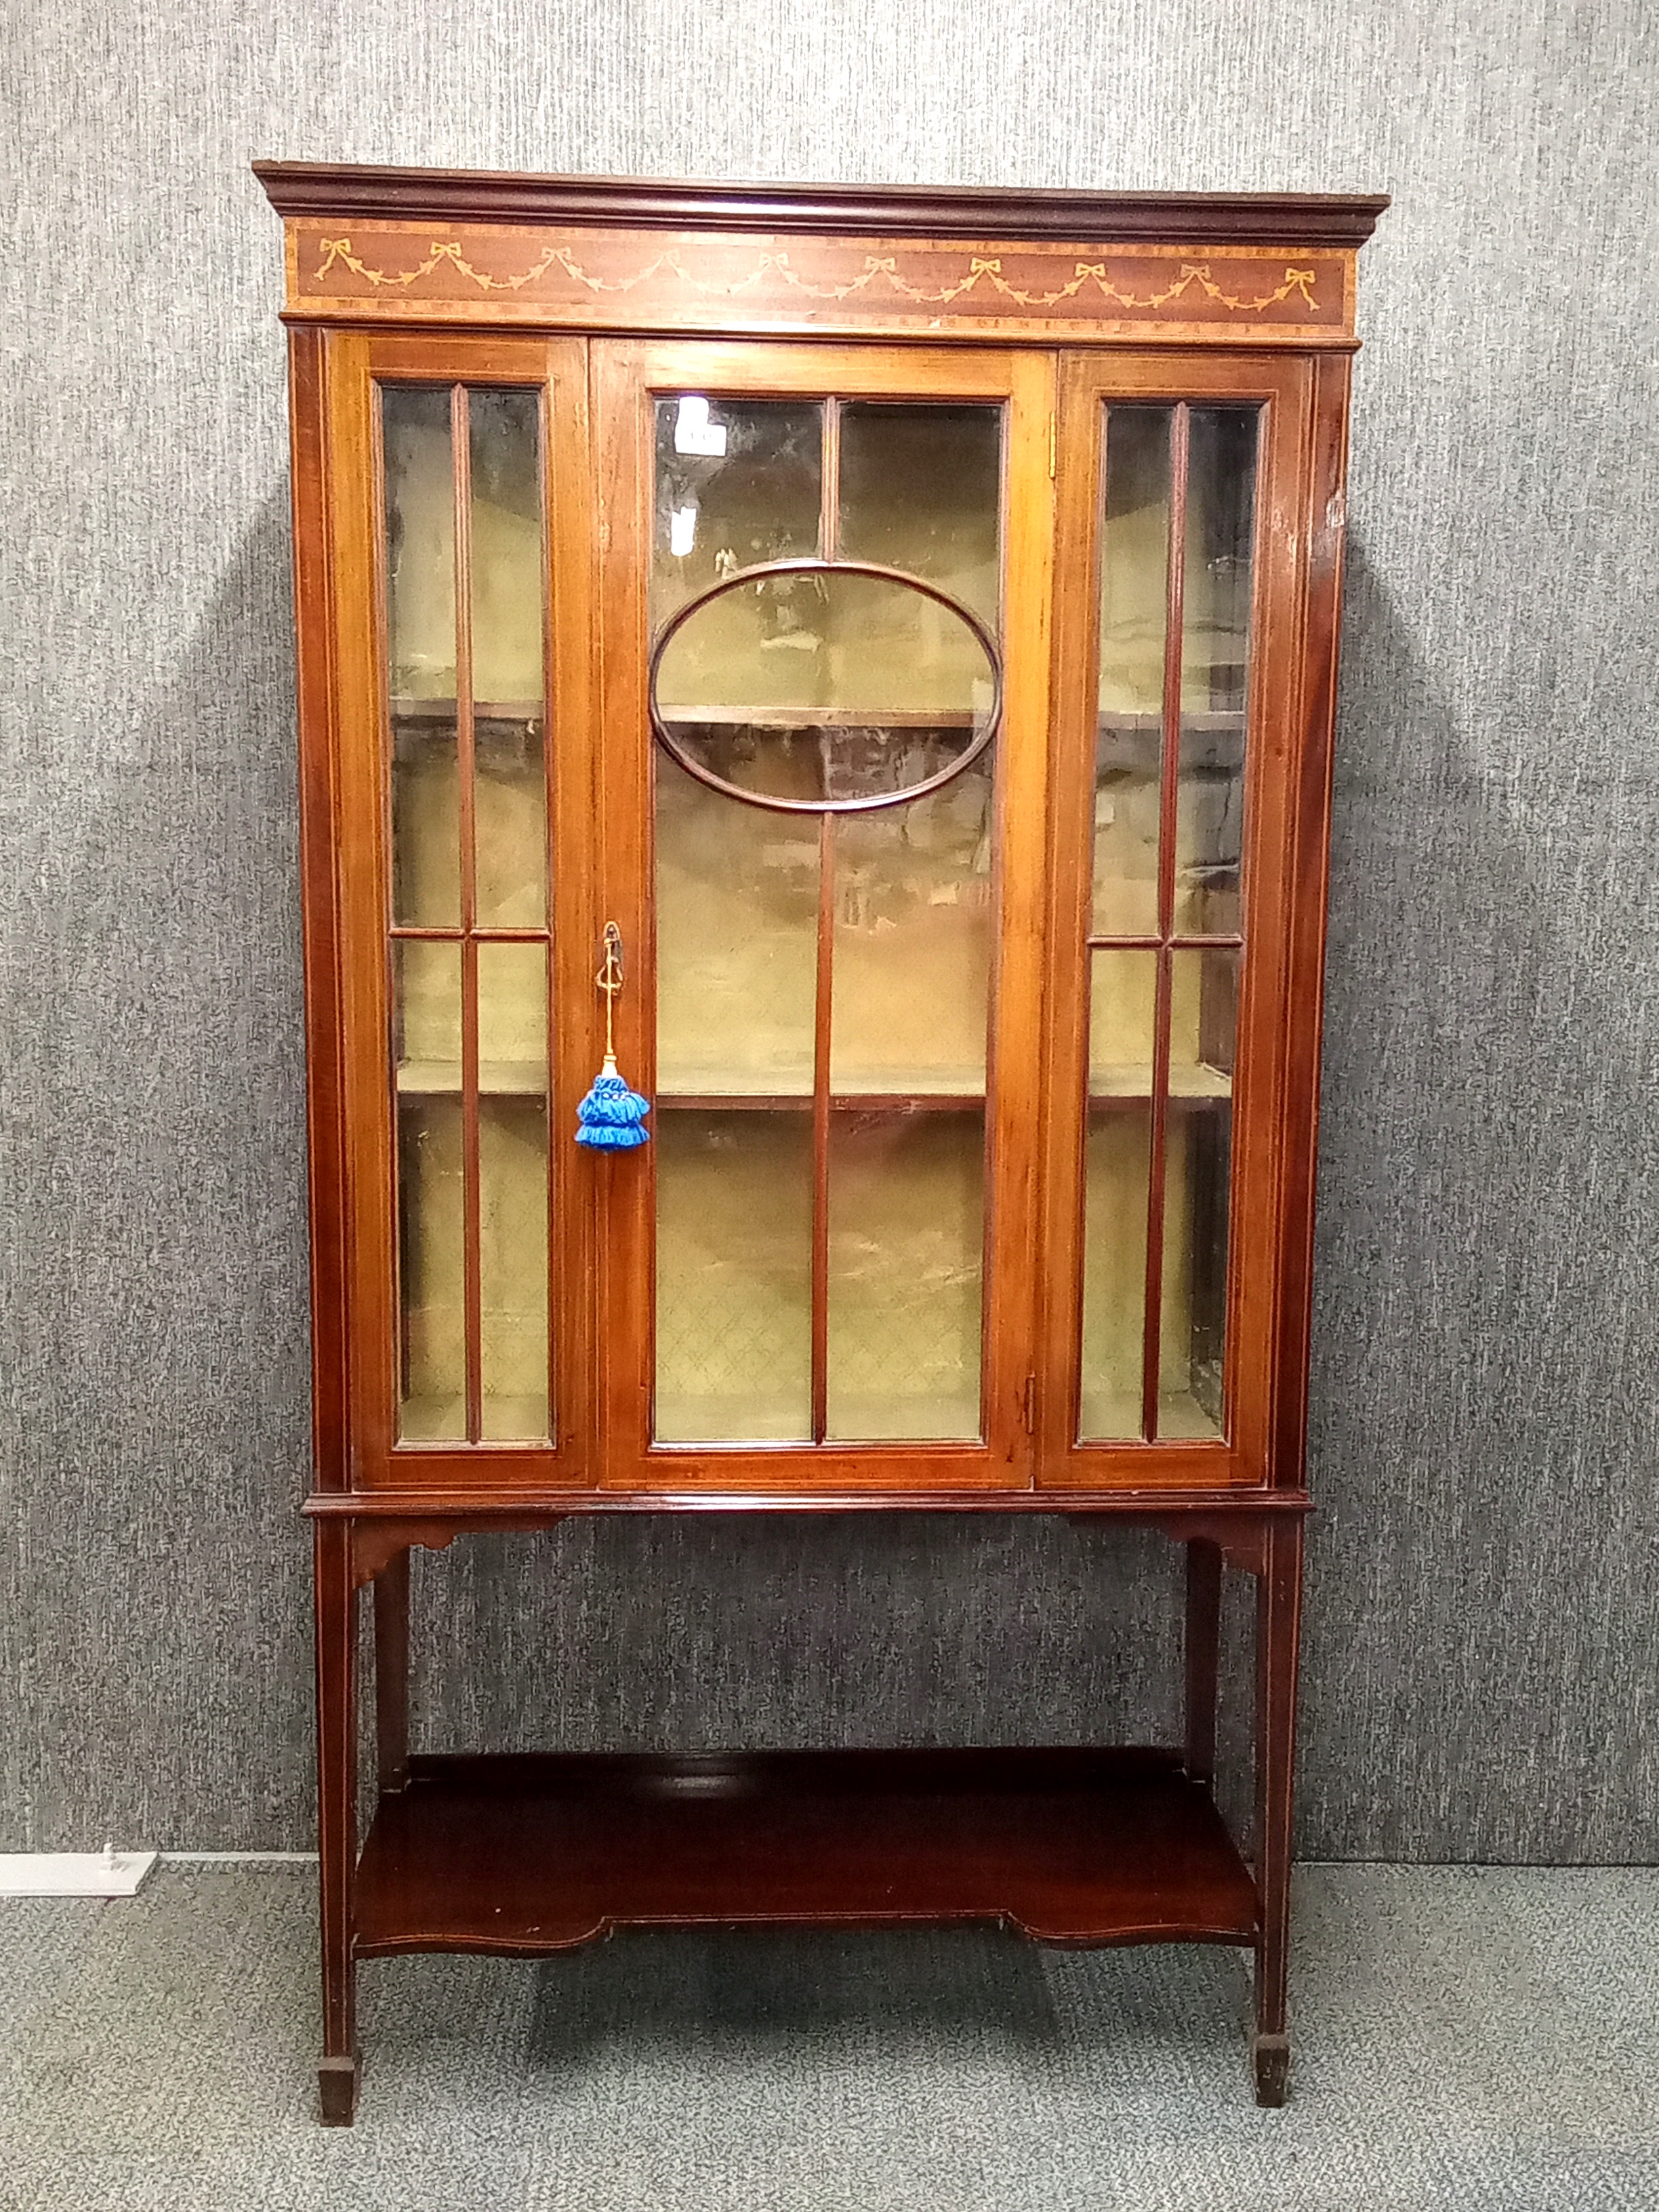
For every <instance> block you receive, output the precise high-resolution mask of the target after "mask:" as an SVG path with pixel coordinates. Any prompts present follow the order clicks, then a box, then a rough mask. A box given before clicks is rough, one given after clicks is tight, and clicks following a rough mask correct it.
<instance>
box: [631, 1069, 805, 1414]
mask: <svg viewBox="0 0 1659 2212" xmlns="http://www.w3.org/2000/svg"><path fill="white" fill-rule="evenodd" d="M656 1170H657V1393H656V1435H657V1437H658V1439H659V1441H660V1442H662V1443H767V1442H771V1443H803V1442H807V1441H810V1439H811V1433H812V1304H811V1289H812V1117H811V1114H810V1112H807V1111H805V1109H791V1110H787V1111H784V1112H772V1113H769V1112H766V1111H764V1110H763V1109H751V1110H749V1111H738V1112H715V1113H708V1112H704V1111H702V1110H693V1109H684V1108H669V1109H661V1108H660V1102H659V1113H658V1115H657V1119H656Z"/></svg>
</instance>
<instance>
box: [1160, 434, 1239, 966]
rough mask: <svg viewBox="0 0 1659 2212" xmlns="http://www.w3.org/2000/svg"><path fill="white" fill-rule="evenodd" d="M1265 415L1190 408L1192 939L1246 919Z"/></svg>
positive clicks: (1180, 891)
mask: <svg viewBox="0 0 1659 2212" xmlns="http://www.w3.org/2000/svg"><path fill="white" fill-rule="evenodd" d="M1258 420H1259V418H1258V416H1257V412H1256V410H1255V408H1252V407H1212V408H1204V407H1195V408H1194V409H1193V410H1192V414H1191V416H1190V430H1189V440H1190V445H1189V457H1188V479H1187V545H1186V573H1185V581H1184V590H1183V611H1182V649H1181V762H1180V778H1179V795H1178V798H1177V802H1176V908H1175V926H1176V929H1177V931H1180V932H1182V933H1186V934H1189V935H1200V934H1203V933H1218V934H1225V935H1232V934H1234V933H1237V930H1238V929H1239V927H1240V926H1241V924H1240V910H1239V866H1240V859H1241V855H1242V854H1243V816H1244V702H1245V684H1246V680H1247V676H1248V670H1249V631H1250V581H1251V579H1250V546H1251V535H1252V531H1253V528H1254V525H1255V450H1256V433H1257V424H1258Z"/></svg>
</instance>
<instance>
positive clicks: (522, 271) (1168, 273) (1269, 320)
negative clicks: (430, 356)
mask: <svg viewBox="0 0 1659 2212" xmlns="http://www.w3.org/2000/svg"><path fill="white" fill-rule="evenodd" d="M1351 295H1352V255H1351V254H1348V253H1345V252H1302V253H1296V254H1286V253H1285V251H1284V250H1283V249H1282V248H1279V247H1263V246H1227V247H1225V248H1222V249H1218V250H1216V251H1203V250H1200V251H1194V250H1190V249H1189V250H1186V251H1182V250H1179V249H1170V248H1169V247H1159V246H1145V245H1119V246H1109V247H1102V246H1099V245H1092V246H1091V245H1090V244H1089V243H1088V242H1086V241H1085V242H1082V243H1065V244H1062V243H1050V242H1048V240H1039V241H1030V240H1026V241H1021V242H1018V243H1000V242H996V241H989V242H987V243H986V244H985V245H984V246H982V247H981V248H979V249H977V250H976V249H975V248H973V247H963V246H954V245H951V244H948V243H945V244H935V243H928V242H925V241H920V240H909V239H880V238H875V239H820V238H813V237H810V236H805V237H796V238H791V239H789V240H787V242H785V241H778V240H767V241H763V240H754V239H743V238H733V237H730V236H726V235H721V234H712V233H711V234H707V235H704V236H701V237H692V238H690V239H686V238H682V239H680V240H677V241H676V243H675V244H674V245H673V246H663V245H659V244H658V243H657V242H656V241H655V240H653V239H652V238H651V237H650V236H649V235H648V234H641V233H640V232H639V231H631V232H627V231H621V230H612V229H604V228H585V229H582V230H567V231H563V232H560V231H557V230H555V231H552V232H550V231H549V230H548V228H545V227H537V228H530V227H528V226H520V225H485V224H477V225H461V226H454V227H448V228H443V229H440V228H439V227H438V226H436V225H434V224H424V225H422V224H417V223H414V222H403V223H398V222H378V223H374V222H370V223H361V224H353V225H352V227H351V228H349V230H345V229H343V228H340V227H339V226H338V225H330V224H328V223H326V222H320V221H317V220H309V221H308V220H306V219H304V218H301V220H299V221H297V222H294V223H293V224H292V225H291V228H290V248H289V308H290V311H291V312H295V313H301V312H302V313H307V314H311V315H315V314H318V313H323V314H328V313H335V314H344V313H349V312H350V311H351V309H352V307H353V306H354V304H356V303H357V302H361V301H374V302H375V304H376V307H377V310H378V311H379V312H380V313H386V311H387V309H388V308H389V309H391V311H392V313H409V314H411V315H413V314H418V313H426V314H428V315H429V314H430V313H431V312H432V311H433V309H434V308H438V309H440V310H441V311H443V312H447V313H453V314H459V315H462V316H464V317H465V318H466V319H477V318H483V319H491V320H495V319H513V320H526V321H538V320H546V321H550V322H558V323H563V322H568V321H572V320H574V319H579V318H590V319H591V318H592V316H593V315H595V314H596V313H601V314H604V315H605V316H607V318H609V319H612V320H614V321H616V322H617V323H618V324H625V325H630V326H636V325H647V324H651V323H666V324H668V325H680V326H684V325H687V324H691V325H698V326H707V325H709V324H710V322H711V321H712V320H714V319H717V318H718V316H719V315H720V313H721V312H723V311H724V312H730V311H732V310H733V309H735V308H738V307H743V308H745V309H747V310H750V311H751V312H758V313H762V314H763V315H769V316H773V315H775V316H776V317H778V318H780V319H789V320H792V321H795V322H800V321H803V320H818V319H823V318H824V317H825V316H829V317H832V318H836V319H840V318H846V319H849V320H853V319H856V320H860V321H869V320H872V319H873V320H876V321H878V322H884V321H887V320H889V319H893V320H898V321H904V322H909V323H915V321H917V320H925V321H927V323H929V324H933V325H937V324H938V322H939V320H941V319H949V320H951V321H957V320H960V321H961V322H962V323H963V325H975V324H979V323H990V324H995V323H997V322H999V321H1001V320H1006V319H1007V318H1009V317H1011V316H1018V317H1020V318H1023V319H1025V320H1027V321H1030V320H1031V319H1047V320H1051V321H1053V322H1054V323H1057V324H1060V325H1073V324H1077V325H1083V324H1088V325H1091V326H1097V327H1098V326H1105V327H1107V328H1123V327H1130V328H1137V329H1143V330H1146V331H1156V332H1157V333H1158V335H1160V336H1164V337H1168V336H1172V335H1176V334H1177V333H1178V332H1180V331H1186V330H1188V329H1192V330H1195V331H1204V332H1205V333H1206V334H1208V335H1210V336H1216V335H1219V334H1220V333H1221V332H1222V331H1225V332H1226V333H1227V335H1228V336H1229V337H1236V336H1242V335H1244V334H1246V333H1248V334H1250V335H1253V336H1256V335H1259V336H1264V337H1270V338H1272V339H1273V340H1276V341H1284V340H1287V339H1297V340H1300V341H1303V342H1304V343H1305V342H1307V341H1308V340H1309V339H1310V338H1313V337H1317V338H1318V339H1322V340H1324V341H1327V342H1328V341H1329V340H1330V339H1332V338H1333V337H1338V338H1340V337H1344V336H1346V334H1347V332H1348V331H1350V329H1351V327H1352V319H1351V313H1350V306H1351Z"/></svg>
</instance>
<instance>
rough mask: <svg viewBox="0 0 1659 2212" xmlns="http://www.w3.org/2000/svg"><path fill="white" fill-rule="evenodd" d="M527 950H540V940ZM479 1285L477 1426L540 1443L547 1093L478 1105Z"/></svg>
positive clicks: (544, 1398)
mask: <svg viewBox="0 0 1659 2212" xmlns="http://www.w3.org/2000/svg"><path fill="white" fill-rule="evenodd" d="M492 949H495V950H502V949H506V948H499V947H497V948H491V947H490V946H488V945H481V946H480V947H479V948H478V951H479V959H480V963H482V961H483V954H484V953H485V952H486V951H490V950H492ZM524 949H526V950H529V951H534V952H535V953H536V955H537V957H538V958H539V957H540V955H541V948H540V946H539V945H535V946H531V947H527V948H524ZM512 950H513V951H518V950H520V947H518V946H514V947H513V948H512ZM479 981H480V988H481V990H482V985H483V978H482V975H481V976H480V979H479ZM478 1287H479V1292H480V1297H479V1308H480V1321H481V1328H480V1334H479V1347H478V1348H479V1354H480V1361H479V1381H480V1388H481V1389H482V1392H483V1398H482V1407H481V1410H482V1413H483V1421H482V1426H481V1433H482V1435H483V1437H484V1439H485V1440H486V1441H487V1442H489V1443H535V1442H539V1441H542V1440H544V1439H545V1438H546V1437H547V1436H548V1435H549V1434H550V1429H549V1425H548V1415H549V1412H550V1407H549V1402H548V1337H547V1103H546V1101H545V1099H543V1098H514V1097H482V1098H480V1100H479V1102H478Z"/></svg>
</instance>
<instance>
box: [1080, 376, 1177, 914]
mask: <svg viewBox="0 0 1659 2212" xmlns="http://www.w3.org/2000/svg"><path fill="white" fill-rule="evenodd" d="M1169 566H1170V410H1169V409H1168V408H1167V407H1111V408H1109V409H1108V410H1107V412H1106V460H1105V493H1104V501H1103V519H1102V524H1101V555H1100V683H1099V714H1100V720H1099V725H1098V729H1097V738H1096V744H1095V860H1094V919H1093V923H1092V927H1093V929H1094V931H1095V933H1097V935H1100V936H1121V937H1147V936H1151V935H1152V933H1154V932H1155V931H1156V930H1157V928H1158V765H1159V761H1160V759H1161V757H1162V738H1161V734H1160V733H1161V732H1162V729H1163V712H1164V639H1165V635H1166V634H1167V630H1168V626H1169V625H1168V594H1169Z"/></svg>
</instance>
